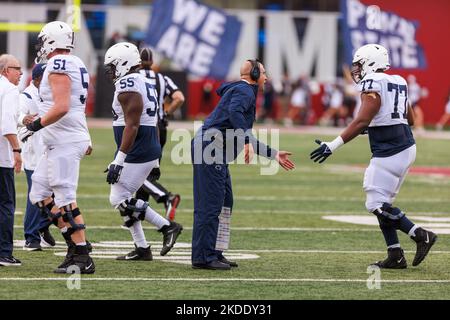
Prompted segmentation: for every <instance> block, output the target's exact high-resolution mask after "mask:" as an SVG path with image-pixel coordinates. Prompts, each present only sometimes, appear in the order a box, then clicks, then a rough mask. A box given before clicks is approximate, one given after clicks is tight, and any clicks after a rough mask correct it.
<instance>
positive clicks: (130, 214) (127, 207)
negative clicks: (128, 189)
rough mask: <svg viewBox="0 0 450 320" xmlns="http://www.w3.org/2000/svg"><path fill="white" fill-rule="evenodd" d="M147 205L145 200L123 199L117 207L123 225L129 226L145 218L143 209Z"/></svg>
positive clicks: (144, 209) (145, 208)
mask: <svg viewBox="0 0 450 320" xmlns="http://www.w3.org/2000/svg"><path fill="white" fill-rule="evenodd" d="M147 207H148V203H147V202H145V201H143V200H140V199H135V198H131V199H130V200H125V201H124V202H122V203H121V204H119V206H118V207H117V209H119V212H120V215H121V216H122V217H123V219H124V222H125V225H126V226H127V227H128V228H129V227H131V226H132V225H133V224H134V223H135V222H136V221H139V220H141V221H142V220H144V219H145V211H146V210H147Z"/></svg>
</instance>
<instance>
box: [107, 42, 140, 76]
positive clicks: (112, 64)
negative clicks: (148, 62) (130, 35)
mask: <svg viewBox="0 0 450 320" xmlns="http://www.w3.org/2000/svg"><path fill="white" fill-rule="evenodd" d="M140 65H141V57H140V54H139V50H138V49H137V47H136V46H135V45H134V44H132V43H129V42H120V43H117V44H115V45H113V46H112V47H111V48H109V49H108V50H107V51H106V53H105V61H104V66H105V73H106V74H107V75H108V76H109V77H110V78H111V79H112V80H113V81H117V80H118V79H119V78H121V77H123V76H125V75H126V74H128V73H129V72H130V70H131V69H132V68H133V67H136V66H140Z"/></svg>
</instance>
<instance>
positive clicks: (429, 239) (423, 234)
mask: <svg viewBox="0 0 450 320" xmlns="http://www.w3.org/2000/svg"><path fill="white" fill-rule="evenodd" d="M415 233H416V236H415V237H411V239H413V240H414V241H415V242H416V245H417V249H416V255H415V256H414V261H413V263H412V265H413V266H414V267H415V266H418V265H419V264H420V263H421V262H422V261H423V259H425V257H426V256H427V254H428V252H429V251H430V249H431V247H432V246H433V245H434V243H435V242H436V240H437V235H436V234H435V233H433V232H431V231H427V230H425V229H422V228H417V229H416V232H415Z"/></svg>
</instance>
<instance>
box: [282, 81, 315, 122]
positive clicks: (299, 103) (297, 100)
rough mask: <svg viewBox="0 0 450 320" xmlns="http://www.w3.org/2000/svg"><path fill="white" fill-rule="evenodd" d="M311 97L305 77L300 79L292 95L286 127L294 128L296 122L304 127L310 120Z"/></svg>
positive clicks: (285, 120)
mask: <svg viewBox="0 0 450 320" xmlns="http://www.w3.org/2000/svg"><path fill="white" fill-rule="evenodd" d="M310 104H311V97H310V91H309V87H308V83H307V81H306V78H305V77H302V78H300V79H299V80H298V81H297V82H296V83H295V85H294V87H293V90H292V95H291V103H290V107H289V111H288V114H287V117H286V118H285V119H284V125H285V126H288V127H289V126H292V125H293V124H294V122H297V121H298V122H299V123H300V124H302V125H304V124H306V123H307V120H308V112H309V109H310Z"/></svg>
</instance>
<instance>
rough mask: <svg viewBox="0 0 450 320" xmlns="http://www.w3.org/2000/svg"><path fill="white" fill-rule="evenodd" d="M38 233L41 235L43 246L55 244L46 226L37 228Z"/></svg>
mask: <svg viewBox="0 0 450 320" xmlns="http://www.w3.org/2000/svg"><path fill="white" fill-rule="evenodd" d="M39 234H40V235H41V244H42V246H43V247H54V246H55V245H56V242H55V239H54V238H53V236H52V234H51V233H50V230H49V229H48V227H47V228H44V229H41V230H39Z"/></svg>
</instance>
